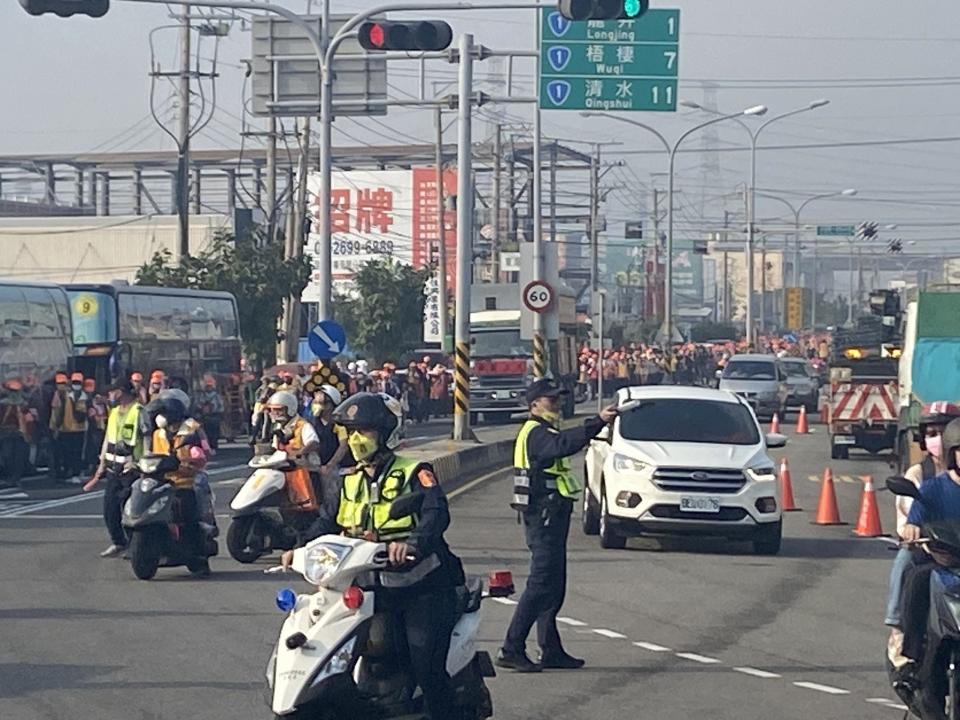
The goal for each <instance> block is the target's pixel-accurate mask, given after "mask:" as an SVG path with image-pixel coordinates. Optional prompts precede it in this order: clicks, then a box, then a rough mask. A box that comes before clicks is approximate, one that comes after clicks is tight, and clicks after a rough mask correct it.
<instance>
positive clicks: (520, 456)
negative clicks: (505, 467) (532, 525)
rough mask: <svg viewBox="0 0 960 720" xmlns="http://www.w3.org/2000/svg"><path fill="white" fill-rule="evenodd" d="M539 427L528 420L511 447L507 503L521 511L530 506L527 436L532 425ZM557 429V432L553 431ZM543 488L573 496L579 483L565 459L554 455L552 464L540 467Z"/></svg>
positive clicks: (577, 490) (529, 467)
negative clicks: (511, 493) (511, 491)
mask: <svg viewBox="0 0 960 720" xmlns="http://www.w3.org/2000/svg"><path fill="white" fill-rule="evenodd" d="M537 427H540V422H539V421H538V420H534V419H532V418H531V419H529V420H527V421H526V422H525V423H524V424H523V427H521V428H520V433H519V434H518V435H517V442H516V444H514V446H513V469H514V473H513V500H512V501H511V503H510V506H511V507H512V508H513V509H514V510H519V511H521V512H522V511H524V510H526V509H527V508H528V507H529V506H530V481H531V477H530V475H531V471H532V469H533V466H532V465H531V464H530V456H529V455H528V454H527V439H528V438H529V437H530V433H531V432H533V430H534V428H537ZM553 432H557V431H553ZM542 472H543V474H544V475H545V477H544V487H545V488H546V490H547V493H548V494H549V493H551V492H554V491H555V492H557V493H559V494H560V495H561V496H563V497H565V498H570V499H571V500H572V499H575V498H576V497H577V496H578V495H579V494H580V491H581V490H582V489H583V486H582V485H581V484H580V481H579V480H578V479H577V477H576V476H575V475H574V474H573V473H572V472H571V471H570V459H569V458H557V459H556V460H554V461H553V464H552V465H550V466H549V467H547V468H544V469H543V471H542Z"/></svg>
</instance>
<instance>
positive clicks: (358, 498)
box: [337, 457, 421, 541]
mask: <svg viewBox="0 0 960 720" xmlns="http://www.w3.org/2000/svg"><path fill="white" fill-rule="evenodd" d="M420 464H421V463H420V461H418V460H409V459H407V458H401V457H394V458H393V460H392V461H391V463H390V466H389V468H387V469H386V470H384V471H383V472H381V473H380V475H379V476H378V477H377V478H371V477H370V476H369V475H367V474H366V472H364V471H363V469H362V468H361V469H358V470H357V471H356V472H353V473H350V474H349V475H346V476H344V478H343V487H342V488H341V490H340V509H339V511H338V512H337V524H338V525H339V526H340V527H342V528H344V529H345V530H346V531H347V533H348V534H350V535H352V536H354V537H362V536H363V535H364V533H367V532H372V533H375V534H376V536H377V539H378V540H380V541H391V540H403V539H405V538H407V537H409V536H410V533H412V532H413V530H414V528H415V527H416V526H417V519H416V517H415V516H413V515H407V516H406V517H402V518H399V519H397V520H391V519H390V503H392V502H393V501H394V500H396V499H397V498H398V497H400V496H401V495H407V494H409V493H411V492H413V482H412V481H413V471H414V470H416V469H417V467H418V466H419V465H420Z"/></svg>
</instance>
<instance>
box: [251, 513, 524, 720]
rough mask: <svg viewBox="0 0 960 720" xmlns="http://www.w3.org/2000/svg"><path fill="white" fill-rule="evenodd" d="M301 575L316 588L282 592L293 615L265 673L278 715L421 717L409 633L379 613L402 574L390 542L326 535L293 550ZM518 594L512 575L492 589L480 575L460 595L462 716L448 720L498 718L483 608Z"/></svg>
mask: <svg viewBox="0 0 960 720" xmlns="http://www.w3.org/2000/svg"><path fill="white" fill-rule="evenodd" d="M418 500H420V501H422V497H420V498H418V497H417V496H416V495H410V496H407V497H403V498H400V499H398V500H396V501H394V503H393V504H392V505H391V507H390V517H391V519H397V518H400V517H404V516H405V515H407V514H409V513H410V512H411V508H413V507H415V503H417V501H418ZM411 559H413V558H411ZM293 569H294V570H295V571H297V572H299V573H300V574H301V575H303V577H304V578H305V579H306V580H307V582H309V583H311V584H313V585H316V586H317V590H316V592H314V593H313V594H300V595H298V594H296V593H295V592H294V591H293V590H291V589H289V588H285V589H283V590H280V591H279V592H278V593H277V599H276V602H277V607H278V608H280V610H281V611H283V612H286V613H288V614H287V617H286V619H285V620H284V623H283V627H282V628H281V631H280V638H279V641H278V642H277V647H276V649H275V650H274V652H273V655H272V656H271V658H270V661H269V663H268V665H267V670H266V680H267V692H266V699H267V703H268V704H269V705H270V707H271V709H272V710H273V712H274V713H275V717H277V718H280V717H283V718H292V719H294V720H306V719H307V718H310V719H311V720H314V719H317V720H335V719H339V718H348V717H350V718H365V719H369V720H374V719H378V720H388V719H398V718H404V720H417V719H418V718H422V717H423V715H422V713H423V709H422V698H421V696H420V693H419V690H417V689H416V688H415V687H414V684H413V680H412V677H411V676H410V674H409V672H408V671H407V670H406V668H407V667H408V666H409V663H407V662H405V661H404V653H405V649H404V643H403V641H402V639H400V638H402V634H401V633H398V632H395V626H394V624H393V621H392V618H391V616H390V615H389V614H387V613H383V612H378V607H377V591H378V588H379V587H382V585H381V577H382V575H383V574H386V573H389V572H392V571H393V570H392V569H391V567H390V565H389V563H388V556H387V544H386V543H378V542H370V541H367V540H363V539H355V538H348V537H344V536H340V535H323V536H321V537H319V538H317V539H316V540H313V541H312V542H310V543H308V544H307V545H306V546H305V547H302V548H299V549H297V550H296V551H294V556H293ZM281 570H282V568H271V569H270V570H267V571H266V572H279V571H281ZM511 594H513V580H512V576H511V574H510V573H509V572H497V573H491V575H490V589H489V591H488V592H486V593H485V592H484V591H483V582H482V580H480V579H479V578H478V579H474V580H472V581H468V583H467V585H466V586H464V587H462V588H460V589H458V593H457V602H458V620H457V623H456V626H455V627H454V629H453V633H452V636H451V641H450V651H449V653H448V654H447V672H448V673H449V675H450V677H451V679H452V685H453V687H454V691H455V693H456V697H457V700H456V704H457V708H458V710H459V714H458V715H457V716H456V717H454V718H444V720H484V719H485V718H488V717H491V716H492V715H493V702H492V700H491V697H490V692H489V690H488V689H487V686H486V683H485V682H484V678H486V677H494V675H495V672H494V668H493V664H492V663H491V661H490V656H489V655H488V654H487V653H486V652H484V651H482V650H477V636H478V633H479V628H480V603H481V601H482V600H483V599H484V598H486V597H507V596H509V595H511Z"/></svg>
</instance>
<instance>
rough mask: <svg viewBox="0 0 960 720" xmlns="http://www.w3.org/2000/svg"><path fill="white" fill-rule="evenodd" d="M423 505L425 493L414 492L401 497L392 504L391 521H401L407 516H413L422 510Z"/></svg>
mask: <svg viewBox="0 0 960 720" xmlns="http://www.w3.org/2000/svg"><path fill="white" fill-rule="evenodd" d="M421 505H423V493H419V492H414V493H409V494H407V495H404V496H403V497H399V498H397V499H396V500H394V501H393V502H392V503H390V519H391V520H399V519H400V518H404V517H407V515H413V514H414V513H415V512H418V511H419V510H420V506H421Z"/></svg>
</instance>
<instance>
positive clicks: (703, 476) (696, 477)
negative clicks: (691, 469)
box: [690, 471, 710, 482]
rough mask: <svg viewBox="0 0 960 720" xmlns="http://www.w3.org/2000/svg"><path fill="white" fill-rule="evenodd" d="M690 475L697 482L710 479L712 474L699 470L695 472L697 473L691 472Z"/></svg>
mask: <svg viewBox="0 0 960 720" xmlns="http://www.w3.org/2000/svg"><path fill="white" fill-rule="evenodd" d="M690 477H691V478H692V479H693V480H696V481H697V482H703V481H704V480H709V479H710V475H709V474H707V473H705V472H700V471H697V472H695V473H691V474H690Z"/></svg>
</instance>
